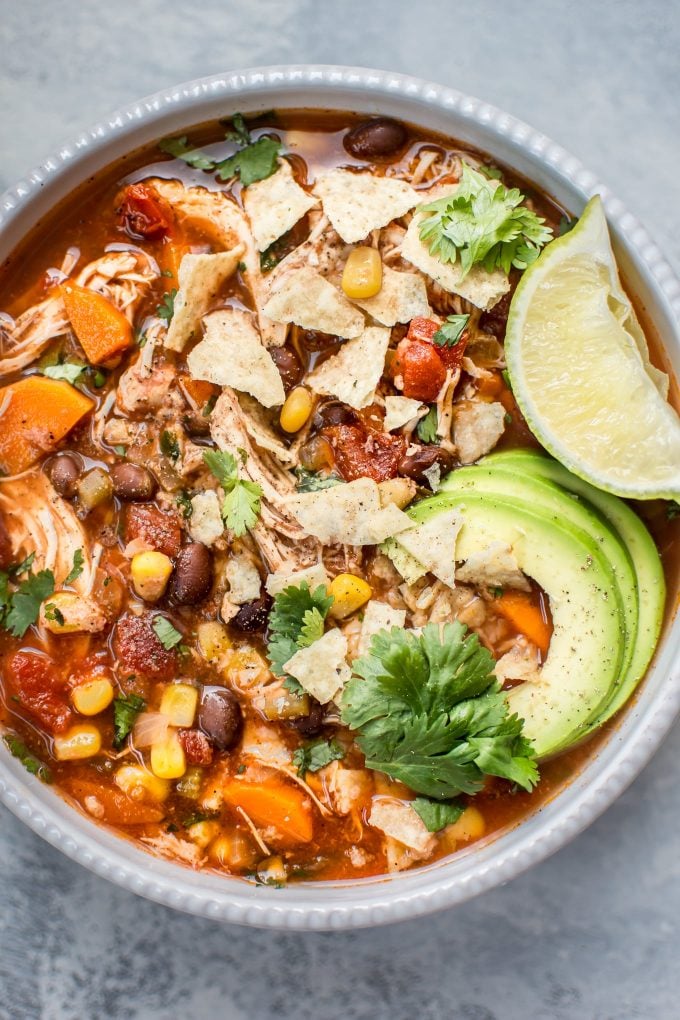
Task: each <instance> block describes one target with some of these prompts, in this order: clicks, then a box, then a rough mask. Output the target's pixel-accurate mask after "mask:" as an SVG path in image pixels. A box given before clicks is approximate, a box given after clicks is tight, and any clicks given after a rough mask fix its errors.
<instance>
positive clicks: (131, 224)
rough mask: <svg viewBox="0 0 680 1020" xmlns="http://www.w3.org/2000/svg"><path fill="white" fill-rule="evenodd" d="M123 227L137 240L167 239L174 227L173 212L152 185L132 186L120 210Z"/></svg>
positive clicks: (127, 189)
mask: <svg viewBox="0 0 680 1020" xmlns="http://www.w3.org/2000/svg"><path fill="white" fill-rule="evenodd" d="M118 217H119V220H120V223H121V226H122V227H123V228H124V230H125V232H126V233H127V234H129V236H130V237H133V238H135V240H139V239H144V240H154V239H156V238H160V237H166V236H167V235H168V234H169V233H170V228H171V227H172V212H171V210H170V208H169V206H168V205H167V204H166V203H165V202H164V201H163V199H162V198H161V196H160V195H159V194H158V192H157V191H156V189H155V188H153V187H152V186H151V185H150V184H130V185H129V186H128V187H127V188H126V189H125V195H124V197H123V202H122V204H121V206H120V207H119V209H118Z"/></svg>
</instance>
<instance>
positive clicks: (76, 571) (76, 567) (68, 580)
mask: <svg viewBox="0 0 680 1020" xmlns="http://www.w3.org/2000/svg"><path fill="white" fill-rule="evenodd" d="M84 563H85V557H84V556H83V550H82V549H76V551H75V552H74V554H73V566H72V567H71V570H70V572H69V574H68V575H67V576H66V577H65V578H64V584H73V582H74V581H75V580H76V579H77V578H78V577H80V575H81V574H82V572H83V565H84Z"/></svg>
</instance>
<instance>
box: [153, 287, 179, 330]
mask: <svg viewBox="0 0 680 1020" xmlns="http://www.w3.org/2000/svg"><path fill="white" fill-rule="evenodd" d="M176 297H177V289H176V288H175V287H173V288H172V290H171V291H168V293H167V294H164V295H163V300H162V301H161V303H160V304H159V306H158V308H157V309H156V314H157V315H158V318H159V319H163V321H164V322H166V323H169V322H170V320H171V319H172V317H173V315H174V314H175V298H176Z"/></svg>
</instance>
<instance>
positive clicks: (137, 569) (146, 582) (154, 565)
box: [130, 550, 172, 602]
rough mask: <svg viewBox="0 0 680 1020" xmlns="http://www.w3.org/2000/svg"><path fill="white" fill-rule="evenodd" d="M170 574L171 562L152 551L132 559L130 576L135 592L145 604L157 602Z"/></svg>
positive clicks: (162, 555)
mask: <svg viewBox="0 0 680 1020" xmlns="http://www.w3.org/2000/svg"><path fill="white" fill-rule="evenodd" d="M171 573H172V560H171V559H170V557H169V556H166V555H165V554H164V553H159V552H154V551H152V550H150V551H148V552H143V553H137V555H136V556H133V557H132V562H131V564H130V575H131V577H132V584H133V586H134V589H135V591H136V592H137V594H138V595H139V597H140V598H142V599H144V600H145V601H146V602H158V600H159V598H161V597H162V595H163V593H164V591H165V589H166V587H167V585H168V581H169V580H170V574H171Z"/></svg>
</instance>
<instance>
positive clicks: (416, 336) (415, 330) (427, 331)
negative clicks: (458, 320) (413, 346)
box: [406, 315, 440, 343]
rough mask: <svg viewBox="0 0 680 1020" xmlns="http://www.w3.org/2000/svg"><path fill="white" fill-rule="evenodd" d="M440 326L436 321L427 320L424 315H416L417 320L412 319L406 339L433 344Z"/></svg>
mask: <svg viewBox="0 0 680 1020" xmlns="http://www.w3.org/2000/svg"><path fill="white" fill-rule="evenodd" d="M439 325H440V324H439V323H438V322H435V320H434V319H426V318H424V316H422V315H416V317H415V319H411V321H410V323H409V327H408V333H407V334H406V339H407V340H425V341H427V342H428V343H431V342H432V337H433V336H434V335H435V333H436V332H437V330H438V329H439Z"/></svg>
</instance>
